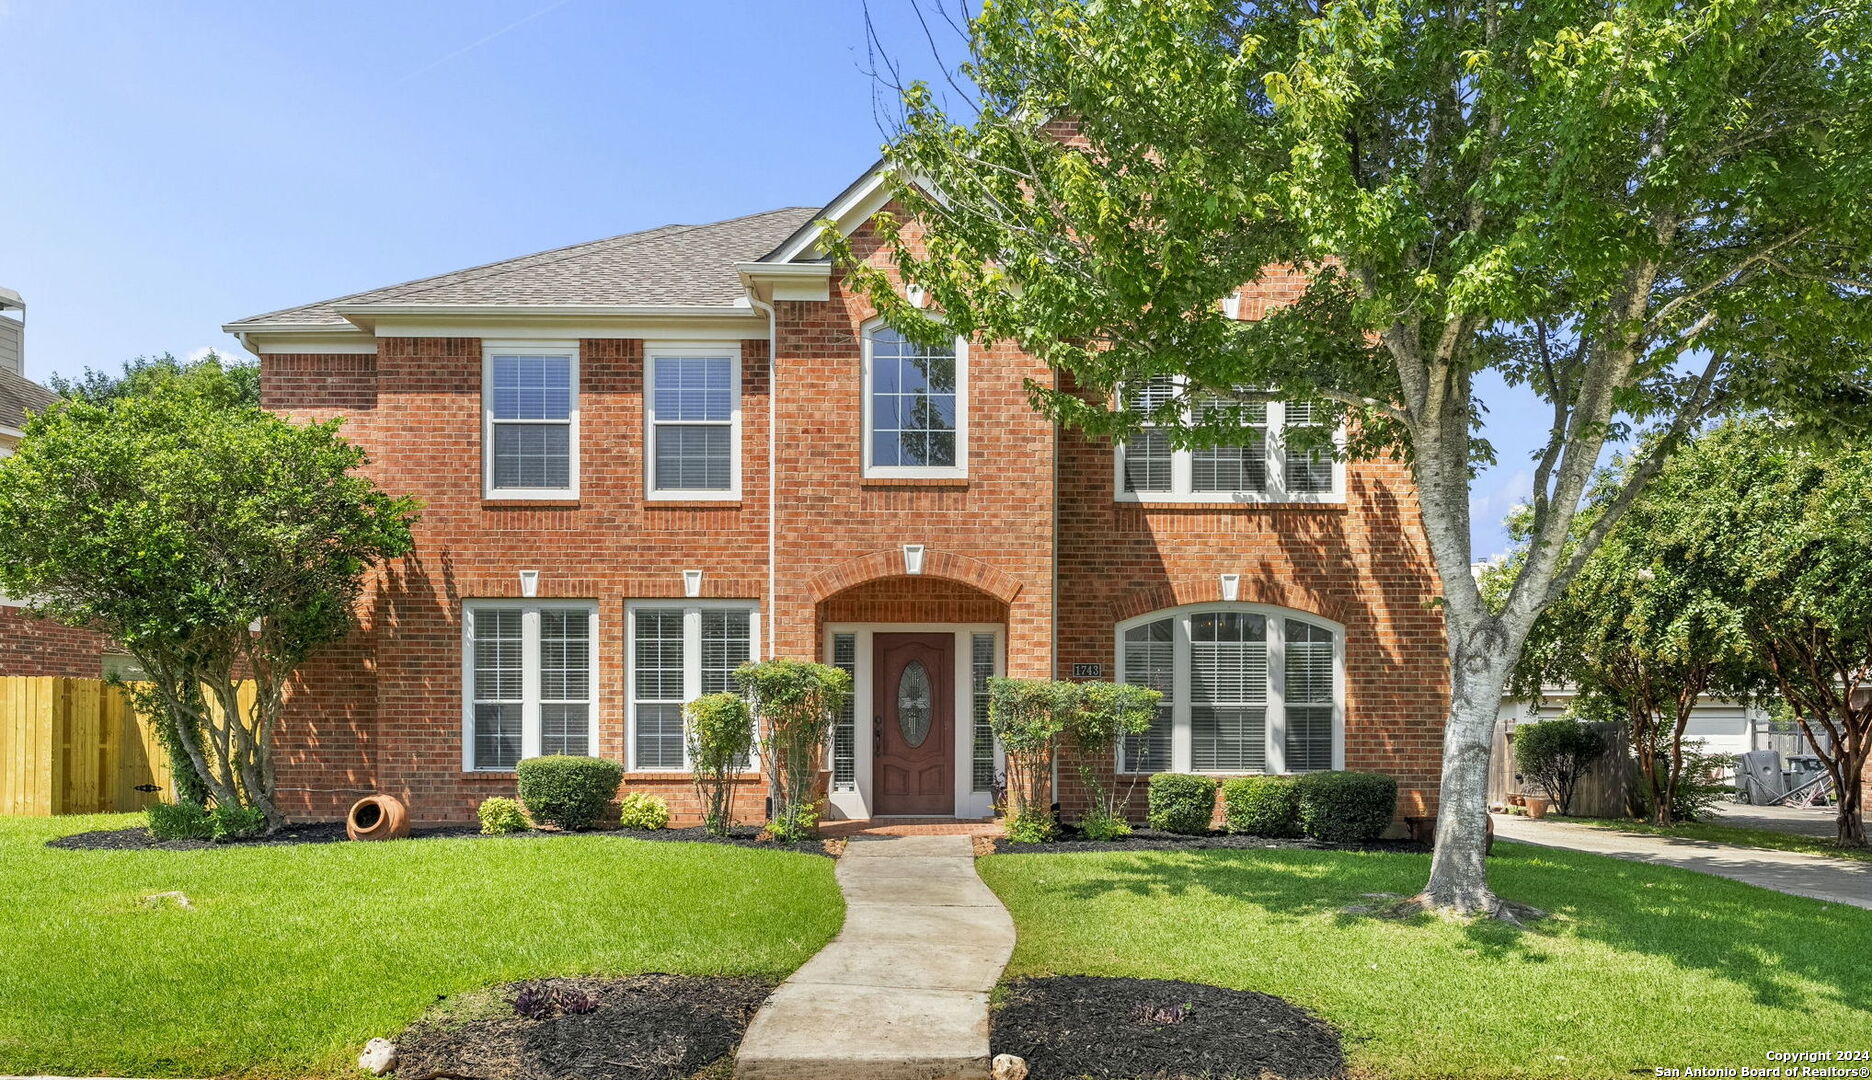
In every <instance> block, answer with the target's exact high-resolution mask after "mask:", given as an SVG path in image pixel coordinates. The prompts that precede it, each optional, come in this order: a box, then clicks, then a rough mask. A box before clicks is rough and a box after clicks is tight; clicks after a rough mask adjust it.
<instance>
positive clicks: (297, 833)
mask: <svg viewBox="0 0 1872 1080" xmlns="http://www.w3.org/2000/svg"><path fill="white" fill-rule="evenodd" d="M515 836H623V837H629V838H630V839H632V840H675V841H687V842H690V843H709V844H733V845H735V846H737V847H750V848H766V849H769V850H772V851H795V852H799V853H801V854H804V855H828V854H830V852H828V851H827V850H826V846H825V841H823V840H802V841H800V842H798V843H793V844H776V843H774V842H773V841H771V840H763V839H761V838H760V829H758V828H756V827H754V826H751V825H744V826H739V827H737V828H735V829H733V830H731V831H730V832H729V834H728V835H727V836H710V835H709V834H708V830H706V829H703V828H701V827H700V826H697V827H696V828H693V829H656V830H644V829H612V830H609V831H600V832H585V833H565V832H559V831H557V830H548V829H535V830H530V831H526V832H517V833H500V834H496V835H493V836H489V835H487V834H484V833H482V832H481V830H480V828H479V827H477V826H474V825H436V826H429V827H424V828H414V829H411V830H410V834H409V837H408V839H410V840H449V839H460V838H463V837H473V838H476V839H488V840H501V839H507V838H511V837H515ZM345 840H346V837H345V827H344V822H342V821H321V822H314V823H312V824H307V825H288V826H286V827H285V828H283V829H281V830H280V831H279V832H276V833H274V834H273V835H272V836H264V837H258V838H255V839H253V840H230V841H227V842H226V843H220V844H217V843H215V842H214V841H212V840H158V839H156V838H155V837H154V836H152V835H150V831H149V830H148V829H145V828H141V827H138V828H134V829H106V830H99V831H96V832H82V833H74V834H72V835H71V836H61V837H58V838H56V839H53V840H47V841H46V847H50V848H63V849H65V850H67V851H201V850H204V849H207V848H237V847H287V846H290V845H293V844H335V843H341V842H344V841H345Z"/></svg>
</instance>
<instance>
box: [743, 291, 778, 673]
mask: <svg viewBox="0 0 1872 1080" xmlns="http://www.w3.org/2000/svg"><path fill="white" fill-rule="evenodd" d="M748 303H750V304H752V305H753V306H754V307H755V308H756V309H758V310H760V311H764V312H766V313H767V635H766V640H767V659H769V660H772V659H774V658H775V657H777V656H778V655H779V652H778V645H777V643H776V642H775V640H774V603H775V599H776V596H777V589H778V586H779V583H780V562H779V551H780V548H779V539H780V501H779V497H780V452H779V451H780V317H779V316H778V315H777V314H775V313H774V306H773V305H772V304H770V303H768V302H767V301H765V300H762V299H761V298H760V297H758V296H755V295H754V290H753V289H749V290H748Z"/></svg>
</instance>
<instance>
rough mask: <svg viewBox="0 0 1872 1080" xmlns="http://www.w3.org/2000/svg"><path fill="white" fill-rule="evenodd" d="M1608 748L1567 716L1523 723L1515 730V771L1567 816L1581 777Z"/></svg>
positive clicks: (1594, 732)
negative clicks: (1537, 785) (1539, 788)
mask: <svg viewBox="0 0 1872 1080" xmlns="http://www.w3.org/2000/svg"><path fill="white" fill-rule="evenodd" d="M1607 749H1609V748H1608V746H1607V745H1606V740H1605V739H1602V738H1600V736H1599V733H1598V732H1597V731H1594V730H1593V729H1592V728H1591V727H1589V726H1587V725H1585V724H1582V723H1580V722H1579V721H1578V720H1575V719H1574V718H1573V717H1570V716H1562V717H1559V718H1557V719H1553V720H1543V721H1541V722H1540V723H1538V724H1525V725H1523V726H1521V727H1519V728H1517V729H1516V730H1515V735H1514V758H1515V771H1516V772H1519V773H1521V774H1522V775H1523V776H1526V777H1527V778H1528V779H1530V780H1532V781H1534V782H1535V783H1537V784H1539V785H1540V786H1541V789H1542V790H1544V791H1545V792H1547V797H1548V798H1550V799H1552V800H1553V801H1554V805H1555V806H1556V807H1558V808H1559V810H1560V812H1561V813H1562V814H1570V813H1572V812H1573V794H1574V792H1575V791H1576V790H1577V789H1578V788H1579V782H1580V778H1581V777H1583V776H1585V775H1586V771H1587V770H1588V769H1590V768H1592V766H1593V764H1594V763H1595V762H1597V761H1598V760H1599V759H1600V758H1601V757H1604V756H1605V753H1606V750H1607Z"/></svg>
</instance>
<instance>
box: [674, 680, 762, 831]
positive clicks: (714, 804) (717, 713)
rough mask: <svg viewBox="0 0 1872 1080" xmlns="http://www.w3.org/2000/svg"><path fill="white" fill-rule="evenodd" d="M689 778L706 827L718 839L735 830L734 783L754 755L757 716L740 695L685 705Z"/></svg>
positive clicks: (709, 697) (703, 698)
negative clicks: (700, 806)
mask: <svg viewBox="0 0 1872 1080" xmlns="http://www.w3.org/2000/svg"><path fill="white" fill-rule="evenodd" d="M683 721H684V724H683V728H684V735H683V738H684V740H685V741H686V742H687V743H688V744H689V779H690V783H691V784H692V785H693V786H694V787H695V793H696V802H698V803H700V804H701V805H702V824H703V826H704V827H706V828H707V829H708V831H709V832H710V833H712V834H714V835H716V836H727V835H728V830H729V829H731V828H733V827H734V788H735V780H736V778H737V777H738V776H739V775H740V774H741V772H742V771H743V770H744V769H746V768H747V767H748V759H749V757H750V755H752V754H753V753H754V714H753V713H751V712H749V711H748V704H747V702H745V701H743V700H741V698H740V697H739V696H738V695H735V694H728V693H721V694H703V695H702V696H701V697H699V698H696V699H695V700H694V701H691V702H690V703H689V704H687V705H684V706H683Z"/></svg>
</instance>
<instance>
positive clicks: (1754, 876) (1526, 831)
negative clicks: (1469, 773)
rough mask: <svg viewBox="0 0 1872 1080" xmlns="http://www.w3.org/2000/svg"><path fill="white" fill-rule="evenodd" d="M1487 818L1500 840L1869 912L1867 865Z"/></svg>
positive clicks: (1870, 870) (1871, 886)
mask: <svg viewBox="0 0 1872 1080" xmlns="http://www.w3.org/2000/svg"><path fill="white" fill-rule="evenodd" d="M1493 816H1494V819H1495V835H1496V836H1498V837H1500V838H1501V839H1504V840H1518V841H1520V842H1522V843H1524V844H1540V845H1542V846H1543V847H1552V848H1565V849H1566V850H1568V851H1583V852H1587V853H1589V854H1593V855H1610V856H1612V857H1613V858H1615V859H1631V860H1633V861H1635V862H1646V863H1655V864H1657V865H1660V866H1675V867H1678V868H1680V869H1683V870H1695V871H1697V872H1699V873H1704V874H1714V875H1716V876H1717V877H1726V878H1730V879H1732V880H1735V881H1743V882H1747V883H1748V884H1750V885H1759V886H1761V887H1762V888H1764V889H1774V890H1776V891H1777V892H1784V893H1789V894H1791V895H1794V896H1807V897H1812V898H1813V899H1815V900H1830V901H1832V902H1833V903H1836V904H1851V905H1852V906H1854V907H1862V908H1872V863H1867V862H1857V861H1853V860H1850V859H1833V858H1828V857H1827V856H1825V855H1802V854H1799V853H1798V852H1793V851H1767V850H1763V849H1760V848H1744V847H1736V846H1734V845H1731V844H1712V843H1710V842H1708V841H1705V840H1687V839H1684V838H1683V837H1678V836H1643V835H1640V834H1637V833H1622V832H1616V831H1614V830H1612V829H1602V828H1598V827H1595V826H1592V825H1575V824H1572V823H1571V822H1565V821H1530V820H1528V819H1527V818H1525V817H1521V816H1520V815H1517V814H1495V815H1493Z"/></svg>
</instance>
